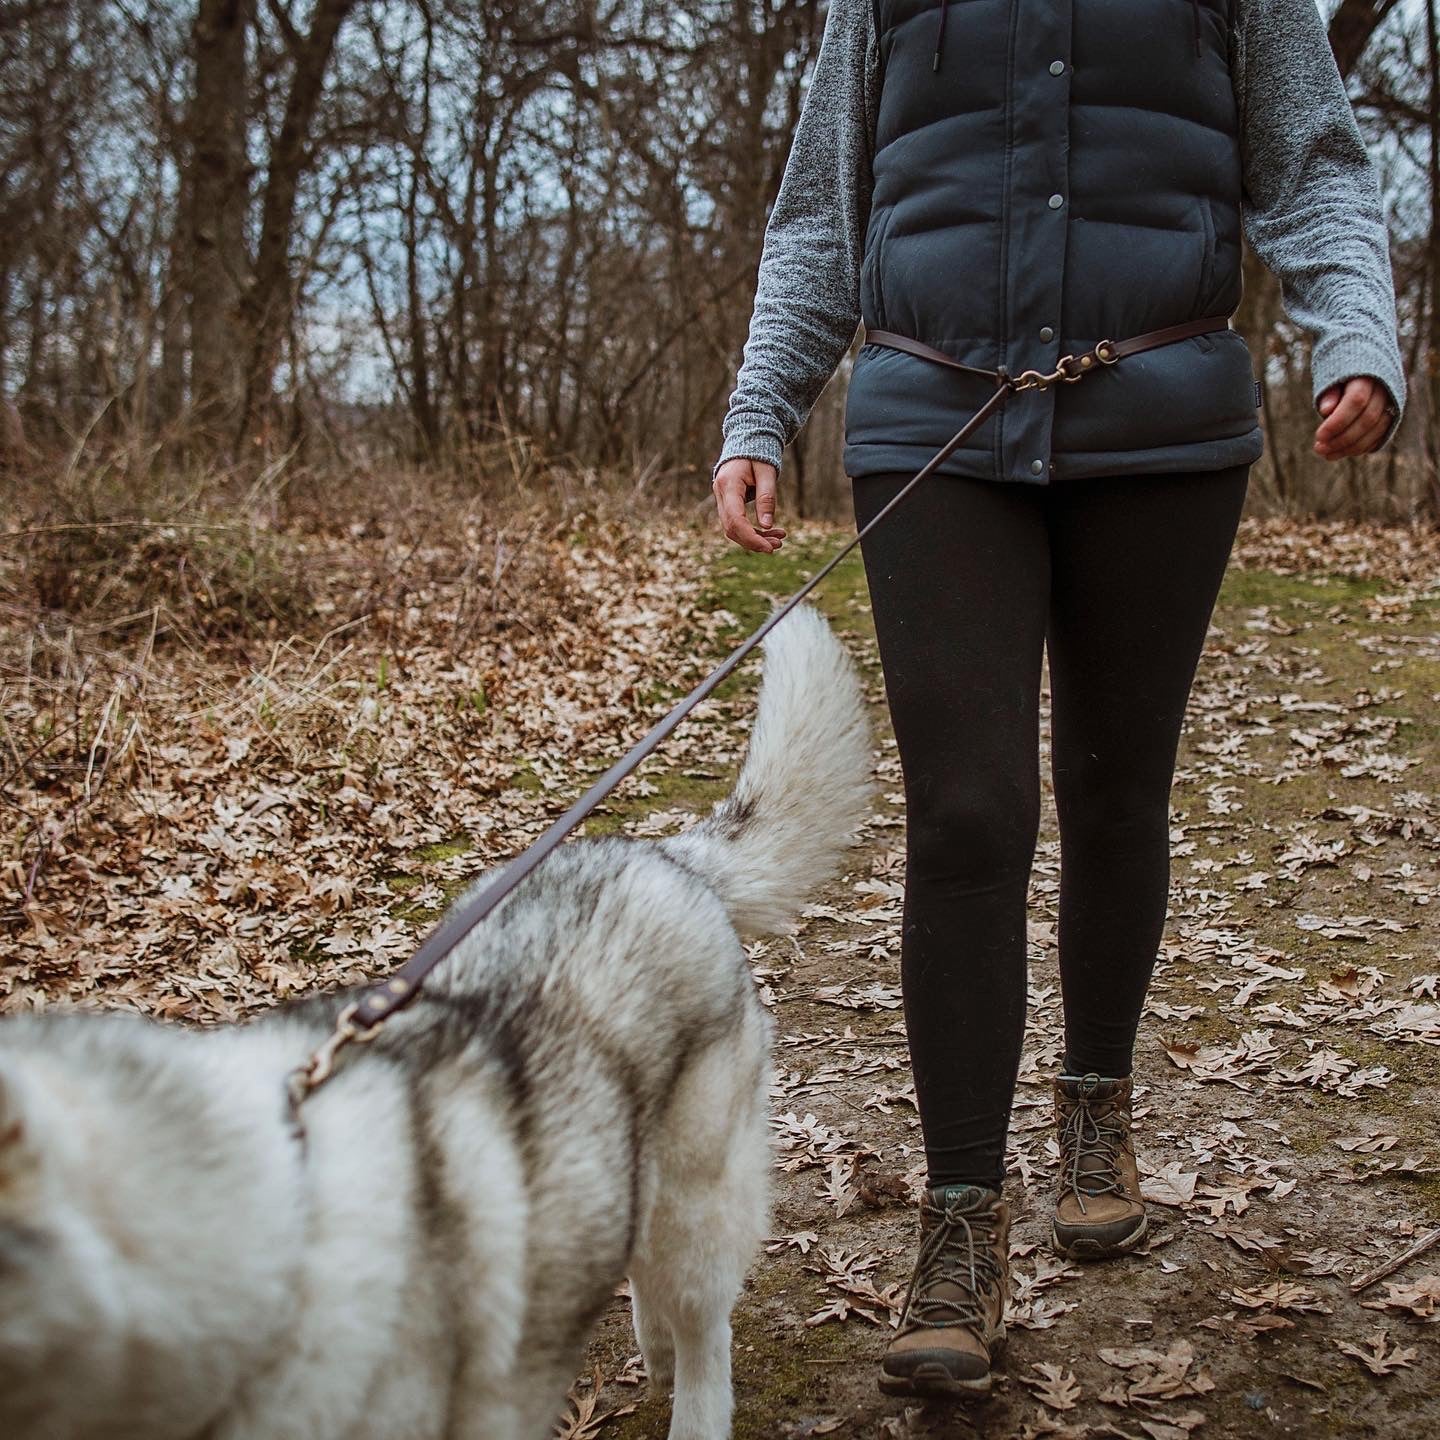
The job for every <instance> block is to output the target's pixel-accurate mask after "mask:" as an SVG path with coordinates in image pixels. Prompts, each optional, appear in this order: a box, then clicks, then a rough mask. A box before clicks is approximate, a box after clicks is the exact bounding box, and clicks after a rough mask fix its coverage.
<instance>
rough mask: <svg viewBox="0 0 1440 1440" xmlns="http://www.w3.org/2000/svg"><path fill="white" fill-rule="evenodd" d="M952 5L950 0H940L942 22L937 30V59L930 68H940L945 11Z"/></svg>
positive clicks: (943, 40)
mask: <svg viewBox="0 0 1440 1440" xmlns="http://www.w3.org/2000/svg"><path fill="white" fill-rule="evenodd" d="M949 6H950V0H940V24H939V27H938V28H937V29H936V31H935V59H934V60H933V61H932V62H931V65H930V68H931V69H932V70H938V69H939V68H940V51H941V49H942V47H943V46H944V44H945V12H946V10H947V9H948V8H949Z"/></svg>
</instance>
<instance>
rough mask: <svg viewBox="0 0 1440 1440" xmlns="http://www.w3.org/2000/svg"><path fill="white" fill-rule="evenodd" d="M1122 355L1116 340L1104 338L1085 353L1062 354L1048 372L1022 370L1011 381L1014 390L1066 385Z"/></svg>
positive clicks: (1111, 362) (1042, 388) (1113, 361)
mask: <svg viewBox="0 0 1440 1440" xmlns="http://www.w3.org/2000/svg"><path fill="white" fill-rule="evenodd" d="M1119 358H1120V357H1119V356H1118V355H1116V354H1115V353H1114V342H1113V341H1111V340H1102V341H1101V342H1100V343H1099V344H1098V345H1097V346H1096V347H1095V348H1094V349H1093V350H1090V351H1087V352H1086V353H1085V354H1084V355H1062V356H1061V357H1060V358H1059V360H1057V361H1056V362H1055V368H1054V369H1053V370H1051V371H1050V372H1049V373H1048V374H1047V373H1046V372H1045V371H1044V370H1022V371H1021V372H1020V373H1019V374H1018V375H1017V376H1015V378H1014V379H1013V380H1012V381H1011V382H1010V388H1011V389H1012V390H1044V389H1046V388H1048V387H1049V386H1050V385H1053V384H1055V383H1057V382H1059V383H1063V384H1066V385H1069V384H1073V383H1074V382H1075V381H1076V380H1080V379H1083V378H1084V376H1085V375H1086V373H1087V372H1088V371H1090V370H1093V369H1094V368H1095V366H1096V365H1097V364H1100V365H1113V364H1114V363H1115V362H1116V360H1118V359H1119Z"/></svg>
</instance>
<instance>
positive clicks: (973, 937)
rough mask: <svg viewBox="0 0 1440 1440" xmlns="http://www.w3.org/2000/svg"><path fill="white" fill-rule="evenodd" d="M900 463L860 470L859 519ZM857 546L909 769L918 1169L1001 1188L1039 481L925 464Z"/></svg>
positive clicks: (1038, 587)
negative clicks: (968, 476) (912, 487)
mask: <svg viewBox="0 0 1440 1440" xmlns="http://www.w3.org/2000/svg"><path fill="white" fill-rule="evenodd" d="M908 478H909V477H908V476H898V475H897V476H889V475H885V476H864V477H860V478H858V479H856V480H855V481H854V486H853V494H854V502H855V516H856V521H857V523H858V524H860V525H864V524H865V523H866V522H867V521H868V520H869V519H870V517H871V516H872V515H874V514H875V512H876V511H877V510H879V508H880V507H881V506H882V505H883V504H885V502H886V501H887V500H889V499H890V498H891V497H892V496H893V495H894V494H895V492H896V490H897V489H899V487H900V486H901V485H902V484H904V483H905V481H906V480H907V479H908ZM863 554H864V560H865V569H866V574H867V576H868V578H869V584H870V601H871V606H872V610H873V614H874V619H875V630H876V635H877V637H878V640H879V646H880V659H881V664H882V668H883V670H884V674H885V685H886V691H887V695H888V699H889V705H890V713H891V717H892V719H893V720H894V725H895V736H896V741H897V744H898V748H899V755H900V763H901V768H902V770H903V773H904V781H905V800H906V872H905V904H904V919H903V924H902V932H901V985H902V991H903V995H904V1003H905V1021H906V1027H907V1030H908V1032H909V1039H910V1059H911V1065H912V1068H913V1071H914V1076H915V1091H916V1095H917V1099H918V1104H919V1110H920V1121H921V1128H922V1131H923V1134H924V1138H925V1150H926V1158H927V1161H928V1165H929V1172H930V1184H931V1186H942V1185H953V1184H973V1185H983V1186H987V1187H990V1188H993V1189H999V1186H1000V1181H1001V1177H1002V1174H1003V1168H1004V1159H1005V1136H1006V1129H1007V1126H1008V1121H1009V1115H1010V1105H1011V1100H1012V1097H1013V1093H1014V1089H1015V1076H1016V1072H1017V1070H1018V1068H1019V1061H1020V1047H1021V1041H1022V1037H1023V1033H1024V1026H1025V895H1026V888H1027V884H1028V880H1029V874H1030V866H1031V861H1032V858H1033V855H1034V849H1035V839H1036V832H1037V828H1038V823H1039V803H1040V795H1039V755H1038V750H1039V690H1040V665H1041V657H1042V654H1043V649H1044V632H1045V619H1046V612H1047V609H1048V601H1049V585H1050V579H1049V577H1050V555H1049V548H1048V544H1047V540H1046V531H1045V513H1044V508H1043V497H1042V496H1041V495H1040V494H1039V493H1037V492H1036V491H1033V490H1030V489H1029V488H1028V487H1027V488H1020V487H1015V486H1010V485H1004V484H996V483H993V482H987V481H975V480H964V479H955V478H951V477H948V476H946V477H936V478H935V479H933V480H931V481H929V482H928V483H926V484H923V485H921V486H919V487H918V488H917V489H916V491H915V492H914V493H913V494H912V495H911V496H910V497H909V498H908V499H906V500H905V502H904V503H903V504H902V505H901V506H900V507H899V509H897V510H896V511H895V512H894V513H893V514H892V515H891V516H890V517H889V518H888V519H887V520H886V521H885V522H884V524H882V525H881V526H880V527H879V528H878V529H877V530H876V532H875V533H874V534H873V535H872V536H870V537H869V538H868V539H867V540H865V541H864V542H863Z"/></svg>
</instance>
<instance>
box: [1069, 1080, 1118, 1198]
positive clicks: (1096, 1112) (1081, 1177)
mask: <svg viewBox="0 0 1440 1440" xmlns="http://www.w3.org/2000/svg"><path fill="white" fill-rule="evenodd" d="M1096 1084H1098V1080H1097V1079H1095V1078H1092V1077H1090V1076H1086V1077H1085V1083H1084V1085H1083V1086H1082V1088H1081V1089H1080V1091H1079V1093H1078V1094H1076V1095H1067V1096H1066V1097H1065V1099H1066V1104H1067V1105H1068V1107H1069V1108H1068V1110H1067V1111H1066V1113H1065V1115H1064V1117H1063V1119H1062V1121H1061V1124H1060V1166H1061V1179H1062V1183H1064V1184H1068V1186H1069V1189H1070V1193H1071V1194H1072V1195H1073V1196H1074V1197H1075V1201H1076V1203H1077V1204H1078V1205H1079V1206H1080V1212H1081V1214H1086V1213H1088V1212H1087V1211H1086V1208H1085V1197H1086V1196H1087V1195H1088V1196H1089V1197H1090V1198H1091V1199H1092V1200H1093V1199H1095V1198H1096V1197H1098V1196H1101V1195H1123V1194H1124V1193H1125V1187H1124V1182H1123V1180H1122V1179H1121V1176H1120V1152H1121V1150H1122V1149H1123V1148H1124V1145H1125V1135H1126V1126H1125V1117H1124V1115H1123V1114H1122V1113H1121V1110H1120V1106H1119V1105H1118V1104H1117V1103H1116V1102H1115V1101H1114V1100H1111V1099H1109V1098H1106V1099H1103V1100H1096V1099H1095V1098H1094V1097H1093V1094H1092V1092H1093V1090H1094V1088H1095V1085H1096ZM1087 1160H1089V1161H1093V1162H1094V1163H1093V1164H1092V1165H1090V1166H1089V1167H1087V1168H1085V1169H1082V1168H1081V1166H1082V1163H1083V1162H1084V1161H1087ZM1082 1181H1083V1182H1084V1186H1083V1188H1082V1186H1081V1182H1082Z"/></svg>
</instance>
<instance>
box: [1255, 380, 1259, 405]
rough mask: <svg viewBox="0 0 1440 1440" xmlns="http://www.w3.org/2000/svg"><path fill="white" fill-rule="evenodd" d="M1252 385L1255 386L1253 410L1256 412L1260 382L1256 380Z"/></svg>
mask: <svg viewBox="0 0 1440 1440" xmlns="http://www.w3.org/2000/svg"><path fill="white" fill-rule="evenodd" d="M1254 384H1255V408H1256V409H1257V410H1258V409H1259V408H1260V382H1259V381H1258V380H1256V381H1255V382H1254Z"/></svg>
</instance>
